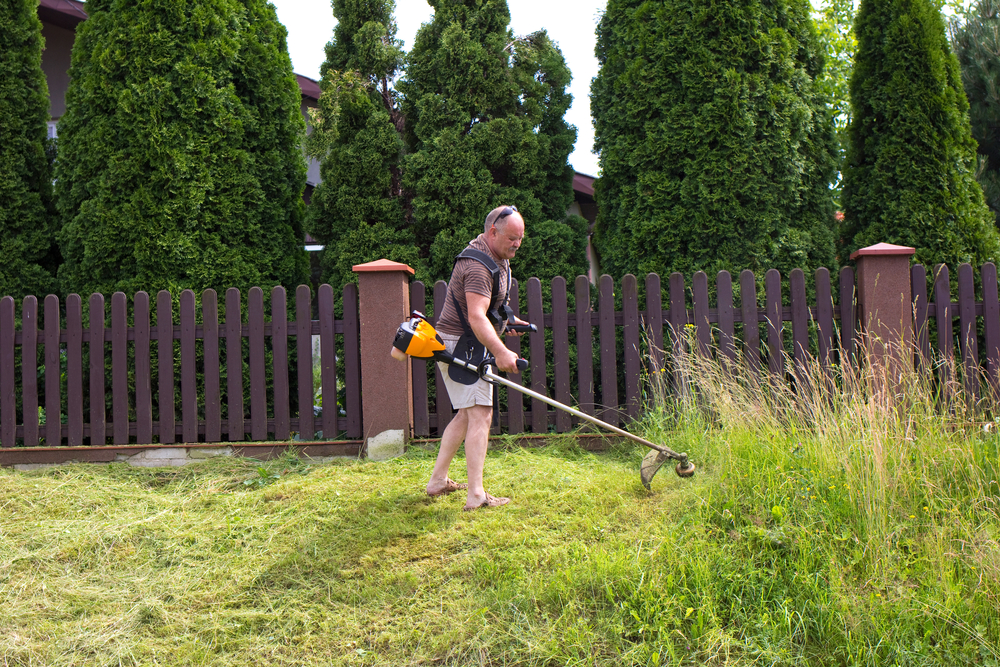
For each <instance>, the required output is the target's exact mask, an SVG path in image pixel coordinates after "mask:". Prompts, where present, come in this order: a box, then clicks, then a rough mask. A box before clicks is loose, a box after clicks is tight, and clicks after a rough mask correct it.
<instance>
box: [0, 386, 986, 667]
mask: <svg viewBox="0 0 1000 667" xmlns="http://www.w3.org/2000/svg"><path fill="white" fill-rule="evenodd" d="M705 400H706V401H708V402H710V403H711V402H712V401H713V400H716V399H715V398H713V397H712V396H711V395H709V393H708V392H706V393H705ZM869 403H870V402H869ZM714 405H715V407H714V409H715V414H714V417H713V419H712V420H711V421H709V420H707V419H705V418H702V417H697V416H688V417H684V418H682V419H680V420H679V421H678V420H677V419H676V418H674V417H670V418H668V417H667V416H665V414H666V413H665V412H662V411H659V412H658V411H654V412H653V413H652V414H651V415H650V417H649V418H648V420H647V421H646V423H645V425H644V426H645V434H646V435H647V436H649V437H650V438H652V439H654V440H660V441H663V442H666V444H668V445H669V446H671V447H673V448H674V449H678V450H686V451H688V452H690V453H691V455H692V459H693V460H694V461H695V462H696V463H697V465H698V472H697V473H696V475H695V477H694V478H693V479H690V480H682V479H679V478H677V477H676V476H675V475H674V474H673V473H672V471H671V470H670V469H669V468H664V469H663V470H661V472H660V474H659V475H657V477H656V479H655V480H654V483H653V491H652V493H650V492H647V491H645V490H644V489H643V488H642V486H641V485H640V483H639V474H638V466H639V462H640V459H641V457H642V455H643V453H644V450H642V449H641V448H640V447H638V446H636V447H633V446H631V445H630V446H627V447H618V448H612V449H611V450H610V451H608V452H604V453H599V454H594V453H588V452H584V451H582V450H580V449H577V448H576V447H575V445H574V444H573V441H571V440H569V439H566V438H563V439H561V440H560V439H556V440H555V441H554V442H553V443H552V444H550V445H549V446H547V447H544V448H540V449H519V448H514V447H505V446H504V445H503V444H502V443H501V445H500V446H497V447H494V448H492V451H491V454H490V456H489V459H488V461H487V467H486V477H487V487H488V489H490V490H491V491H492V492H493V493H496V494H502V495H508V496H511V497H512V498H513V502H512V504H511V505H509V506H507V507H504V508H500V509H493V510H481V511H477V512H472V513H463V512H462V511H461V509H462V505H463V503H464V497H463V494H461V493H458V494H455V495H453V496H450V497H443V498H436V499H432V498H428V497H426V496H425V495H424V494H423V486H424V484H425V483H426V479H427V477H428V476H429V474H430V470H431V467H432V464H433V453H430V452H425V451H422V450H419V449H415V450H412V451H410V452H409V453H408V454H407V455H406V456H404V457H402V458H399V459H396V460H393V461H389V462H385V463H371V462H366V461H354V460H345V461H343V462H335V463H328V464H310V463H309V462H299V461H298V460H297V459H291V458H283V459H278V460H275V461H271V462H267V463H258V462H254V461H250V460H236V459H215V460H212V461H208V462H205V463H198V464H194V465H190V466H187V467H184V468H174V469H156V470H150V469H137V468H130V467H128V466H126V465H124V464H115V465H110V466H93V465H67V466H61V467H58V468H51V469H46V470H42V471H36V472H30V473H23V472H15V471H12V470H9V469H8V470H3V471H0V517H2V518H0V665H4V666H7V665H39V666H41V665H46V666H48V665H119V664H120V665H491V666H499V665H664V664H674V665H701V664H710V665H723V664H727V665H751V664H753V665H897V664H898V665H949V666H950V665H993V666H996V665H1000V612H998V609H1000V547H998V539H1000V521H998V500H1000V487H998V485H997V479H998V475H997V471H998V470H1000V462H998V442H1000V440H998V439H997V437H996V436H995V435H994V434H993V433H984V431H983V429H982V428H981V427H980V426H971V427H968V428H965V427H960V426H956V424H955V423H954V421H953V420H951V419H952V418H951V417H949V420H951V421H949V420H946V419H944V418H940V417H936V416H934V415H933V414H923V413H922V412H921V410H920V409H919V406H918V407H916V408H912V409H910V410H908V411H907V412H906V413H905V414H902V415H900V413H898V412H897V413H894V414H895V416H894V417H891V418H888V417H886V418H880V417H878V415H877V414H874V413H864V410H865V409H866V408H865V405H868V404H866V403H864V402H861V403H858V404H855V403H849V402H845V403H844V404H843V405H839V406H833V408H831V409H830V414H829V415H828V416H824V417H817V416H816V415H815V414H813V415H810V416H805V417H795V418H790V417H788V416H787V415H786V416H785V417H784V418H782V419H781V420H780V421H779V420H777V418H770V417H761V416H760V415H757V416H754V415H752V414H751V413H752V412H753V410H752V409H751V408H749V407H747V406H742V405H741V404H739V403H738V402H736V403H734V404H732V405H730V408H731V412H726V411H725V410H724V409H723V408H724V407H725V405H726V402H725V401H721V400H720V401H718V402H717V403H716V404H714ZM720 406H722V407H720ZM851 406H854V408H852V407H851ZM851 409H855V410H856V412H855V413H851V412H850V410H851ZM873 415H874V416H873ZM456 463H457V467H456V468H453V475H452V476H453V477H454V478H456V479H464V472H463V470H462V466H463V462H462V461H457V462H456Z"/></svg>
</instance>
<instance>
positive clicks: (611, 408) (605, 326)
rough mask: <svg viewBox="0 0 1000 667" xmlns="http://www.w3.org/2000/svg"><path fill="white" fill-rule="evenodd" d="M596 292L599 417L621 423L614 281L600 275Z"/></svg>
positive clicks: (616, 424)
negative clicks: (599, 352) (598, 339)
mask: <svg viewBox="0 0 1000 667" xmlns="http://www.w3.org/2000/svg"><path fill="white" fill-rule="evenodd" d="M599 290H600V291H599V292H598V294H597V314H598V322H599V325H598V332H599V336H600V341H601V419H603V420H604V421H606V422H608V423H609V424H611V425H612V426H618V425H619V424H620V423H621V419H620V414H619V412H618V364H617V359H616V357H617V352H616V347H617V346H616V345H615V283H614V280H612V278H611V276H609V275H603V276H601V280H600V284H599Z"/></svg>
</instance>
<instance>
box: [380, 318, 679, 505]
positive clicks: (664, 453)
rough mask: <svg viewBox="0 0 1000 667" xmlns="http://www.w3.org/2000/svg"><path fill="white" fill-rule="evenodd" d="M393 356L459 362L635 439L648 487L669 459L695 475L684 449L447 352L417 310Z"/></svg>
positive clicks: (523, 364) (489, 361)
mask: <svg viewBox="0 0 1000 667" xmlns="http://www.w3.org/2000/svg"><path fill="white" fill-rule="evenodd" d="M522 328H523V329H524V330H531V331H533V330H535V328H534V325H520V326H519V327H518V328H517V329H516V330H520V329H522ZM392 356H393V357H395V358H396V359H400V360H403V359H406V357H407V356H411V357H416V358H418V359H433V360H435V361H442V362H444V363H446V364H450V365H453V366H459V367H461V368H464V369H466V370H468V371H471V372H473V373H476V374H478V375H479V377H480V378H482V379H483V380H486V381H487V382H490V383H492V384H502V385H504V386H505V387H507V388H508V389H513V390H514V391H518V392H521V393H522V394H525V395H527V396H531V397H532V398H537V399H538V400H539V401H542V402H543V403H547V404H548V405H551V406H552V407H554V408H557V409H559V410H563V411H565V412H568V413H570V414H571V415H573V416H575V417H579V418H580V419H583V420H584V421H588V422H590V423H591V424H595V425H596V426H600V427H601V428H603V429H606V430H608V431H611V432H612V433H615V434H617V435H620V436H622V437H623V438H628V439H629V440H634V441H635V442H638V443H639V444H640V445H645V446H646V447H649V449H650V450H651V451H650V452H649V453H648V454H646V456H645V457H643V459H642V465H641V466H640V468H639V472H640V476H641V478H642V485H643V486H645V487H646V488H647V489H648V488H650V483H651V482H652V481H653V476H654V475H655V474H656V473H657V472H658V471H659V470H660V467H661V466H662V465H663V464H664V463H666V462H667V461H668V460H673V461H677V466H676V467H675V468H674V470H675V472H676V473H677V475H678V476H679V477H691V476H692V475H694V464H693V463H691V462H690V461H689V460H688V455H687V454H686V453H682V454H678V453H677V452H675V451H674V450H672V449H670V448H668V447H664V446H663V445H657V444H655V443H652V442H650V441H649V440H646V439H644V438H640V437H639V436H637V435H634V434H632V433H629V432H628V431H625V430H622V429H620V428H618V427H617V426H612V425H611V424H608V423H607V422H604V421H601V420H600V419H598V418H596V417H592V416H591V415H588V414H587V413H585V412H581V411H579V410H576V409H574V408H571V407H570V406H568V405H564V404H563V403H560V402H559V401H555V400H553V399H551V398H549V397H548V396H546V395H544V394H539V393H538V392H536V391H532V390H531V389H528V388H526V387H522V386H521V385H519V384H517V383H516V382H511V381H510V380H508V379H507V378H504V377H501V376H499V375H497V374H496V373H494V372H493V370H492V367H493V365H494V364H495V363H496V360H495V359H493V358H492V357H489V356H487V357H486V358H485V359H483V360H482V361H481V362H480V363H479V364H472V363H469V362H467V361H465V360H463V359H457V358H455V357H454V356H452V355H451V354H449V353H448V352H447V350H446V349H445V346H444V341H442V340H441V337H440V336H438V333H437V331H435V330H434V327H433V326H431V323H430V322H428V321H427V318H426V317H424V315H423V314H422V313H419V312H417V311H413V312H412V313H411V314H410V319H409V320H407V321H406V322H403V323H402V324H401V325H399V329H398V330H397V331H396V339H395V340H394V341H393V342H392ZM527 367H528V362H527V360H525V359H518V360H517V368H518V370H522V371H523V370H525V369H526V368H527Z"/></svg>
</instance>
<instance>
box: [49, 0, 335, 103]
mask: <svg viewBox="0 0 1000 667" xmlns="http://www.w3.org/2000/svg"><path fill="white" fill-rule="evenodd" d="M38 18H39V19H41V20H42V21H43V22H45V23H51V24H52V25H57V26H59V27H60V28H66V29H67V30H76V26H78V25H80V24H81V23H83V21H85V20H86V18H87V12H86V11H84V9H83V3H82V2H79V1H78V0H41V2H40V4H39V5H38ZM295 79H296V80H297V81H298V84H299V90H300V91H301V92H302V97H304V98H306V99H307V100H310V101H313V102H315V101H316V100H318V99H319V93H320V89H319V84H318V83H316V82H315V81H313V80H312V79H310V78H308V77H305V76H302V75H301V74H296V75H295Z"/></svg>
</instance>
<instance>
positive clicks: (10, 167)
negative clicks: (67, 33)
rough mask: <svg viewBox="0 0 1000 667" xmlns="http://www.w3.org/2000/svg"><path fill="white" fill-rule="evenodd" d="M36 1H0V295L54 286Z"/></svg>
mask: <svg viewBox="0 0 1000 667" xmlns="http://www.w3.org/2000/svg"><path fill="white" fill-rule="evenodd" d="M37 8H38V2H37V0H13V1H11V2H5V3H3V5H2V6H0V257H3V262H2V264H0V296H6V295H9V296H13V297H15V298H16V299H20V298H21V297H23V296H25V295H28V294H34V295H37V296H39V297H44V296H45V295H46V294H48V293H50V292H53V291H55V271H56V268H57V264H58V252H57V251H56V249H55V244H54V240H55V232H56V228H55V223H56V217H55V207H54V205H53V201H52V171H51V167H50V165H51V159H50V151H49V150H48V139H47V138H46V122H47V121H48V119H49V96H48V87H47V86H46V83H45V75H44V74H43V72H42V24H41V22H39V20H38V16H37Z"/></svg>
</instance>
